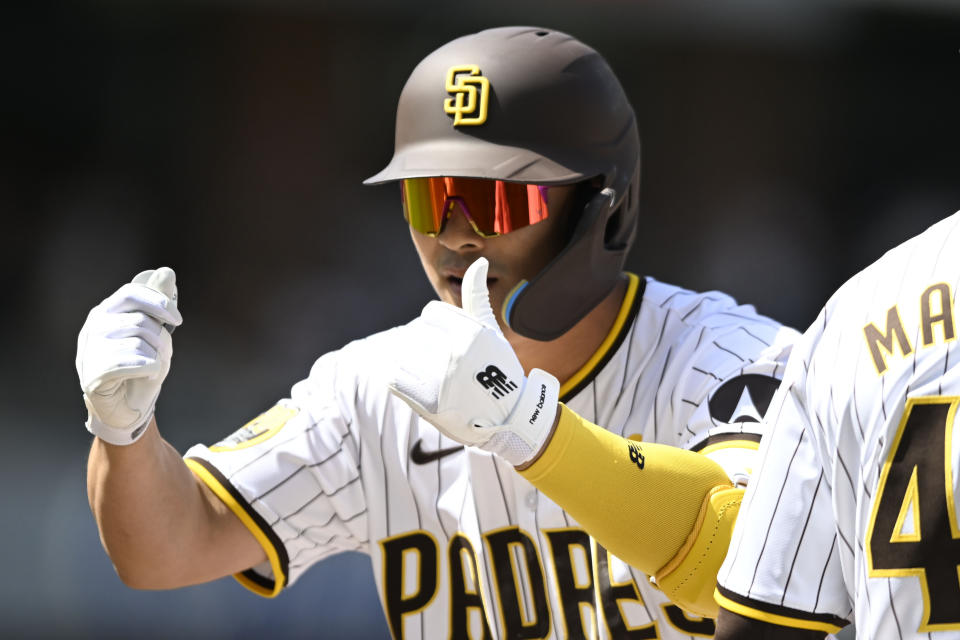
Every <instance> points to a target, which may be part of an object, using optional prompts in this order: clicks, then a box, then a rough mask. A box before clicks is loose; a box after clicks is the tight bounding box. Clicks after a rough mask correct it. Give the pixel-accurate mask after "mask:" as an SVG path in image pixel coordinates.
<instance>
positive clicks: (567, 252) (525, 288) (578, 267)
mask: <svg viewBox="0 0 960 640" xmlns="http://www.w3.org/2000/svg"><path fill="white" fill-rule="evenodd" d="M615 203H616V193H615V192H614V191H613V189H610V188H606V189H603V190H601V191H599V192H597V193H595V194H594V195H593V197H592V198H591V199H590V201H589V202H588V203H587V205H586V206H585V207H584V210H583V214H582V215H581V216H580V219H579V220H578V221H577V224H576V227H575V229H574V232H573V237H572V238H571V239H570V242H569V243H567V246H566V247H564V248H563V250H562V251H561V252H560V253H559V254H558V255H557V256H556V257H555V258H554V259H553V260H552V261H551V262H550V263H549V264H548V265H547V266H546V267H544V269H543V270H542V271H541V272H540V273H538V274H537V275H536V276H535V277H534V278H533V279H532V280H530V281H529V282H522V283H521V284H520V285H518V286H517V287H516V288H515V289H514V290H513V291H512V292H511V294H510V296H509V297H508V299H507V300H506V301H504V305H503V316H504V317H503V319H504V320H505V321H506V324H507V325H508V326H509V327H510V328H511V329H513V330H514V331H516V332H517V333H519V334H521V335H524V336H527V337H528V338H533V339H535V340H555V339H557V338H559V337H560V336H561V335H563V334H564V333H566V332H567V331H569V330H570V329H571V328H572V327H573V326H574V325H575V324H577V323H578V322H579V321H580V320H582V319H583V317H584V316H586V315H587V314H588V313H590V311H592V310H593V309H594V307H596V306H597V305H598V304H600V302H601V301H603V299H604V298H606V297H607V295H608V294H609V293H610V292H611V291H612V290H613V288H614V286H616V284H617V281H618V280H619V278H620V274H621V270H622V268H623V263H624V261H625V260H626V255H627V251H628V250H629V244H625V245H621V246H620V247H619V248H612V247H608V246H606V242H605V238H604V236H605V235H606V229H607V227H608V226H609V224H610V221H611V218H613V217H614V216H615V215H616V211H615V210H614V205H615ZM632 232H633V231H632V229H630V230H628V235H632Z"/></svg>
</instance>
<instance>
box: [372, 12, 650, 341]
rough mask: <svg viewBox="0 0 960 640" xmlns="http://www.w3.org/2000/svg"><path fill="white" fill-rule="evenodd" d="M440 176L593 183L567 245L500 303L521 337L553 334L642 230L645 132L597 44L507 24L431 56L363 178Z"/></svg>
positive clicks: (600, 295) (610, 277)
mask: <svg viewBox="0 0 960 640" xmlns="http://www.w3.org/2000/svg"><path fill="white" fill-rule="evenodd" d="M434 176H453V177H472V178H488V179H497V180H507V181H511V182H527V183H535V184H541V185H550V184H571V183H576V182H581V181H585V180H595V182H596V184H597V187H598V189H597V192H596V193H595V194H594V195H593V196H592V197H591V198H590V200H589V201H588V202H587V204H586V205H585V207H584V209H583V212H582V213H581V215H580V219H579V220H578V221H577V222H576V223H575V224H574V225H573V226H574V230H573V232H572V234H571V236H570V238H569V241H568V242H567V244H566V246H565V247H564V248H563V249H562V250H561V251H560V253H558V255H557V256H556V257H555V258H554V259H553V260H552V261H551V262H550V263H549V264H548V265H547V266H546V267H545V268H544V269H543V270H542V271H541V272H540V273H539V274H537V275H536V276H534V277H533V279H532V280H531V281H530V282H528V283H521V285H520V286H519V287H518V288H517V289H515V290H514V293H513V294H512V295H511V296H510V299H509V300H508V301H507V303H506V304H505V305H504V318H505V320H506V322H507V323H508V324H509V325H510V327H511V328H513V329H514V330H515V331H517V332H518V333H520V334H523V335H526V336H528V337H531V338H536V339H538V340H552V339H554V338H557V337H559V336H560V335H561V334H563V333H564V332H566V331H567V330H569V329H570V328H571V327H572V326H573V325H574V324H576V323H577V321H579V320H580V319H581V318H583V316H585V315H586V314H587V313H588V312H589V311H590V310H591V309H593V308H594V307H595V306H596V305H597V304H599V302H600V301H602V300H603V299H604V298H605V297H606V296H607V294H609V293H610V291H611V290H612V289H613V287H614V285H615V284H616V282H617V279H618V277H619V275H620V273H621V270H622V269H623V264H624V261H625V260H626V256H627V252H628V250H629V248H630V245H631V243H632V241H633V237H634V233H635V231H636V226H637V211H638V208H639V198H638V193H637V191H638V188H639V180H640V139H639V135H638V133H637V125H636V118H635V116H634V113H633V108H632V107H631V106H630V103H629V101H628V100H627V97H626V95H625V94H624V91H623V88H622V87H621V85H620V82H619V81H618V80H617V78H616V76H615V75H614V73H613V71H612V70H611V69H610V67H609V65H608V64H607V62H606V61H605V60H604V59H603V58H602V57H601V56H600V54H598V53H597V52H596V51H594V50H593V49H591V48H590V47H588V46H586V45H585V44H583V43H582V42H580V41H578V40H576V39H575V38H573V37H571V36H569V35H567V34H565V33H560V32H558V31H552V30H549V29H541V28H536V27H502V28H497V29H488V30H486V31H481V32H479V33H475V34H471V35H467V36H463V37H461V38H458V39H456V40H453V41H452V42H450V43H448V44H446V45H444V46H442V47H440V48H439V49H437V50H436V51H434V52H433V53H431V54H430V55H429V56H427V57H426V58H425V59H424V60H423V61H422V62H421V63H420V64H419V65H417V67H416V68H415V69H414V70H413V73H412V74H411V75H410V78H409V79H408V80H407V83H406V85H405V86H404V88H403V91H402V92H401V94H400V102H399V105H398V107H397V125H396V140H395V148H394V154H393V158H392V159H391V160H390V163H389V164H388V165H387V167H386V168H385V169H384V170H383V171H381V172H380V173H378V174H376V175H375V176H372V177H371V178H369V179H367V180H366V181H365V182H366V184H379V183H383V182H390V181H394V180H401V179H404V178H418V177H434Z"/></svg>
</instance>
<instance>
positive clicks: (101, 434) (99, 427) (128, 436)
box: [84, 396, 153, 446]
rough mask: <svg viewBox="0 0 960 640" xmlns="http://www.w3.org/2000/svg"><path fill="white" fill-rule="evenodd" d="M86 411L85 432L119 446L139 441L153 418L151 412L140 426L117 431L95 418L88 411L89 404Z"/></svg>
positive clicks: (91, 411)
mask: <svg viewBox="0 0 960 640" xmlns="http://www.w3.org/2000/svg"><path fill="white" fill-rule="evenodd" d="M84 400H86V396H84ZM87 411H88V413H87V422H86V426H87V431H89V432H90V433H92V434H93V435H95V436H97V437H98V438H100V439H101V440H103V441H105V442H109V443H110V444H116V445H121V446H123V445H127V444H133V443H134V442H136V441H137V440H139V439H140V437H141V436H142V435H143V434H144V433H146V431H147V425H149V424H150V420H151V419H152V418H153V411H151V412H150V414H149V415H148V416H147V417H146V419H145V420H144V421H143V422H142V423H141V424H138V425H135V426H132V427H127V428H123V429H117V428H115V427H111V426H110V425H108V424H104V423H103V422H101V421H100V420H98V419H97V416H96V415H94V412H93V410H92V409H90V405H89V404H88V405H87Z"/></svg>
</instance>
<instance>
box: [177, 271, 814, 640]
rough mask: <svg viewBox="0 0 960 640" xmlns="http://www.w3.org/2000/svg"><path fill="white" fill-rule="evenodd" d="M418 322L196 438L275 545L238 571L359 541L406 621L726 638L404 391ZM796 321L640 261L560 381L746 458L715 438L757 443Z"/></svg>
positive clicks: (220, 479) (484, 630) (684, 439)
mask: <svg viewBox="0 0 960 640" xmlns="http://www.w3.org/2000/svg"><path fill="white" fill-rule="evenodd" d="M405 330H406V329H405V327H398V328H395V329H391V330H389V331H386V332H383V333H379V334H376V335H373V336H370V337H368V338H366V339H363V340H359V341H356V342H353V343H350V344H348V345H347V346H345V347H344V348H343V349H341V350H339V351H336V352H332V353H328V354H326V355H324V356H322V357H321V358H320V359H319V360H317V362H316V364H315V365H314V366H313V368H312V370H311V372H310V375H309V377H308V378H307V379H306V380H304V381H302V382H299V383H297V384H296V385H295V386H294V387H293V390H292V394H291V398H290V399H287V400H284V401H282V402H281V403H280V404H279V405H278V407H275V408H274V409H272V410H271V411H269V412H268V413H267V414H264V416H261V418H259V419H258V420H255V421H254V422H253V423H251V424H249V425H247V426H246V427H244V428H243V429H241V430H240V431H239V432H237V433H236V434H234V435H233V436H231V437H230V438H228V439H227V440H226V441H224V442H223V443H220V444H219V445H218V446H214V447H210V448H207V447H204V446H202V445H197V446H195V447H193V448H191V449H190V451H188V452H187V456H186V457H187V460H188V464H190V465H191V467H192V468H193V469H194V471H195V472H196V473H197V474H198V475H199V476H200V477H201V478H203V479H204V480H205V481H206V482H207V483H208V484H209V485H210V486H211V487H212V488H214V490H215V491H217V492H218V494H219V495H220V496H221V497H222V498H223V499H224V500H225V501H226V502H227V503H228V504H229V505H230V506H231V508H233V509H234V511H235V512H236V513H237V514H238V515H239V516H240V517H241V519H242V520H244V522H245V523H246V524H247V526H248V527H250V528H251V530H253V531H254V533H255V535H257V536H258V538H259V539H260V540H261V543H262V544H263V545H264V548H265V549H266V550H267V554H268V556H269V558H270V560H269V562H267V563H265V564H264V565H262V566H258V567H255V568H253V569H252V570H250V571H247V572H245V573H244V574H243V575H241V576H238V579H239V580H240V581H241V582H242V583H244V584H245V585H247V586H249V587H250V588H252V589H254V590H256V591H258V592H260V593H262V594H265V595H269V594H272V593H275V592H277V591H278V590H279V589H281V588H282V587H283V586H285V585H287V584H290V583H293V582H294V581H295V580H296V579H297V578H298V576H300V575H301V574H302V573H303V572H304V571H305V570H307V569H308V568H309V567H310V566H311V565H313V564H315V563H316V562H317V561H319V560H321V559H323V558H324V557H326V556H328V555H330V554H334V553H337V552H339V551H343V550H360V551H365V552H367V553H369V554H370V556H371V557H372V562H373V567H374V571H375V574H376V576H375V577H376V581H377V587H378V591H379V594H380V598H381V602H382V604H383V607H384V610H385V612H386V616H387V621H388V624H389V626H390V628H391V630H392V632H393V634H394V636H395V637H398V638H399V637H403V638H447V637H451V638H467V637H471V638H482V637H497V638H508V637H509V638H514V637H527V638H544V637H549V638H566V637H570V638H578V637H600V638H611V637H614V638H658V637H659V638H689V637H690V636H691V634H697V635H699V636H700V637H703V636H710V635H712V633H713V623H712V621H710V620H702V619H697V618H689V617H687V616H685V615H684V614H683V613H682V612H681V611H680V610H679V609H678V608H677V607H675V606H668V604H669V603H668V602H667V600H666V599H665V598H664V597H663V596H662V595H661V594H660V592H659V591H656V589H655V588H654V587H652V586H651V585H650V584H649V582H648V580H647V578H646V577H645V576H643V575H641V574H632V573H631V570H630V569H629V568H628V567H627V566H626V565H625V564H624V563H622V562H620V561H619V560H617V559H615V558H609V557H608V554H607V553H606V552H605V551H604V550H602V549H600V548H598V547H597V546H596V544H595V543H594V542H593V541H592V540H591V539H590V538H589V537H588V536H587V535H586V534H585V533H584V532H583V531H582V530H581V529H580V528H579V527H578V525H577V523H576V522H574V521H573V520H572V519H571V518H570V517H569V516H568V515H567V514H566V513H564V511H563V510H561V509H560V508H559V507H558V506H557V505H556V504H555V503H553V502H552V501H551V500H550V499H548V498H546V497H545V496H543V495H541V494H540V493H539V492H538V491H537V490H536V489H534V487H533V486H532V485H530V484H529V483H528V482H527V481H526V480H524V479H523V478H521V477H520V476H519V475H518V474H517V473H516V472H515V471H514V470H513V469H512V467H510V466H509V465H508V464H507V463H504V462H503V461H501V460H499V459H497V458H495V457H493V456H491V455H490V454H488V453H486V452H483V451H480V450H475V449H469V450H464V449H463V448H462V447H460V446H459V445H458V444H457V443H455V442H453V441H452V440H448V439H446V438H445V437H444V436H442V435H441V434H440V433H439V432H438V431H436V430H435V429H434V428H433V427H432V426H431V425H429V424H428V423H426V422H424V421H422V420H421V419H420V418H419V417H418V416H417V415H416V414H414V413H413V412H412V411H411V410H410V409H409V407H407V405H406V404H404V403H403V402H401V401H399V400H397V399H396V398H394V397H393V396H392V395H391V394H389V393H388V391H387V381H388V376H389V367H388V366H386V364H385V363H386V362H388V357H389V354H390V353H391V352H392V351H393V350H395V349H396V346H395V345H398V344H399V342H400V341H403V340H404V336H405ZM796 337H797V334H796V332H795V331H793V330H791V329H785V328H782V327H781V326H780V325H778V324H777V323H775V322H773V321H772V320H770V319H768V318H765V317H762V316H760V315H758V314H756V312H755V311H754V310H753V308H752V307H749V306H737V304H736V303H735V302H734V301H733V300H732V299H731V298H729V297H728V296H726V295H723V294H719V293H708V294H696V293H692V292H690V291H685V290H682V289H678V288H676V287H672V286H669V285H665V284H662V283H659V282H656V281H654V280H651V279H648V280H641V279H639V278H637V277H636V276H631V277H630V287H629V290H628V293H627V296H626V298H625V300H624V303H623V306H622V308H621V311H620V315H619V317H618V320H617V322H616V324H615V326H614V327H613V329H612V331H611V333H610V335H609V336H608V339H607V342H605V346H604V347H601V350H600V351H599V352H598V353H597V354H596V355H595V357H594V359H593V360H592V361H591V362H589V363H588V364H587V365H586V366H585V367H584V369H582V370H581V371H580V372H579V373H578V374H577V375H576V376H574V378H573V379H571V380H570V381H569V382H567V383H566V384H565V385H564V387H563V388H562V389H561V398H563V399H564V401H565V402H566V403H567V405H568V406H569V407H570V408H571V409H573V410H574V411H576V412H578V413H579V414H581V415H582V416H584V417H586V418H588V419H590V420H592V421H594V422H596V423H598V424H601V425H604V426H605V427H607V428H609V429H611V430H613V431H615V432H617V433H620V434H624V435H627V436H629V435H638V436H642V438H643V439H644V440H648V441H657V442H663V443H669V444H673V445H678V446H685V447H690V448H703V447H707V446H711V447H713V448H715V449H716V450H717V455H718V457H719V460H718V461H721V464H724V463H726V464H727V465H728V466H729V467H730V468H731V473H733V474H735V475H736V474H738V473H742V471H743V470H742V469H741V468H740V467H743V466H746V465H749V464H750V463H749V462H746V459H747V458H746V457H745V456H739V457H738V456H737V455H728V456H727V457H726V458H724V457H723V455H724V454H731V453H736V452H737V451H738V449H736V448H723V443H721V444H717V443H718V442H720V441H723V440H724V439H727V440H733V441H734V442H735V443H739V444H740V445H741V446H742V447H743V448H742V449H739V451H740V452H744V451H746V452H748V454H749V455H750V456H752V455H753V454H754V453H755V448H756V444H755V443H756V441H757V440H758V439H759V437H758V436H757V435H756V434H757V433H758V431H757V429H756V427H757V426H758V425H759V422H757V421H756V419H757V418H759V415H758V413H762V411H763V410H764V408H765V407H766V404H768V403H769V401H770V398H772V396H773V390H774V388H775V387H776V384H777V381H778V380H777V379H778V378H779V376H780V374H781V373H782V368H783V366H784V364H785V362H786V355H787V351H788V350H789V345H790V344H791V343H792V341H793V340H794V339H795V338H796ZM770 376H774V377H775V378H770ZM718 418H719V419H718ZM735 467H736V468H735ZM584 487H585V490H594V491H600V490H601V488H599V487H597V488H591V487H590V479H589V478H584Z"/></svg>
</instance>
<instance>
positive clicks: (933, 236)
mask: <svg viewBox="0 0 960 640" xmlns="http://www.w3.org/2000/svg"><path fill="white" fill-rule="evenodd" d="M958 281H960V214H955V215H953V216H951V217H949V218H947V219H945V220H943V221H941V222H939V223H938V224H936V225H934V226H933V227H931V228H930V229H928V230H927V231H925V232H924V233H923V234H921V235H919V236H917V237H915V238H913V239H911V240H909V241H907V242H906V243H904V244H902V245H900V246H899V247H896V248H895V249H893V250H891V251H890V252H888V253H887V254H886V255H884V256H883V257H882V258H881V259H880V260H878V261H877V262H876V263H874V264H873V265H871V266H870V267H868V268H867V269H865V270H864V271H862V272H861V273H859V274H858V275H856V276H855V277H854V278H852V279H851V280H850V281H848V282H847V283H846V284H844V285H843V287H841V288H840V290H839V291H838V292H837V293H836V294H835V295H834V296H833V297H832V298H831V299H830V301H829V302H828V303H827V305H826V306H825V307H824V309H823V311H822V312H821V313H820V316H819V318H818V319H817V321H816V322H815V323H814V325H813V326H811V327H810V329H809V330H808V331H807V332H806V334H804V336H803V338H802V339H801V341H800V342H799V343H797V345H796V346H795V347H794V356H793V358H792V359H791V361H790V364H789V366H788V368H787V373H786V375H785V377H784V383H783V386H782V388H781V391H780V392H779V393H778V394H777V396H776V397H775V399H774V401H773V404H772V405H771V406H770V411H769V413H768V414H767V418H768V420H769V421H770V423H771V427H770V428H771V431H770V433H769V435H768V436H767V437H765V438H764V441H763V445H761V448H760V455H761V457H762V459H763V463H762V466H761V467H760V469H759V470H758V471H757V472H756V473H755V474H754V476H753V480H752V482H751V484H750V488H749V489H748V490H747V494H746V499H745V501H744V504H743V506H742V508H741V510H740V519H739V520H738V522H737V528H736V531H735V533H734V538H733V541H732V543H731V546H730V552H729V553H728V555H727V559H726V563H725V564H724V567H723V569H722V570H721V572H720V575H719V580H720V595H721V598H722V604H724V606H725V607H727V608H729V609H732V610H734V611H737V612H739V613H742V614H743V615H747V616H748V617H753V618H758V619H761V620H767V621H771V622H778V623H779V624H784V625H787V626H794V627H799V628H807V629H819V630H827V631H829V630H832V629H836V628H837V627H839V626H841V625H843V624H845V623H846V621H853V620H854V619H855V622H856V628H857V631H858V634H859V635H860V637H865V638H937V639H939V638H948V637H949V638H960V579H958V572H960V528H958V526H957V513H958V504H957V495H958V492H957V489H958V479H960V469H958V467H960V448H958V443H960V434H958V432H957V431H958V425H957V422H956V421H955V419H954V418H955V415H956V408H957V405H958V402H960V367H958V366H957V363H958V362H960V353H957V341H956V339H955V338H956V335H957V334H956V331H957V330H956V324H955V317H956V316H955V312H954V301H955V295H956V291H957V287H958V286H960V282H958ZM723 599H725V601H723ZM777 616H780V617H779V618H778V617H777Z"/></svg>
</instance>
